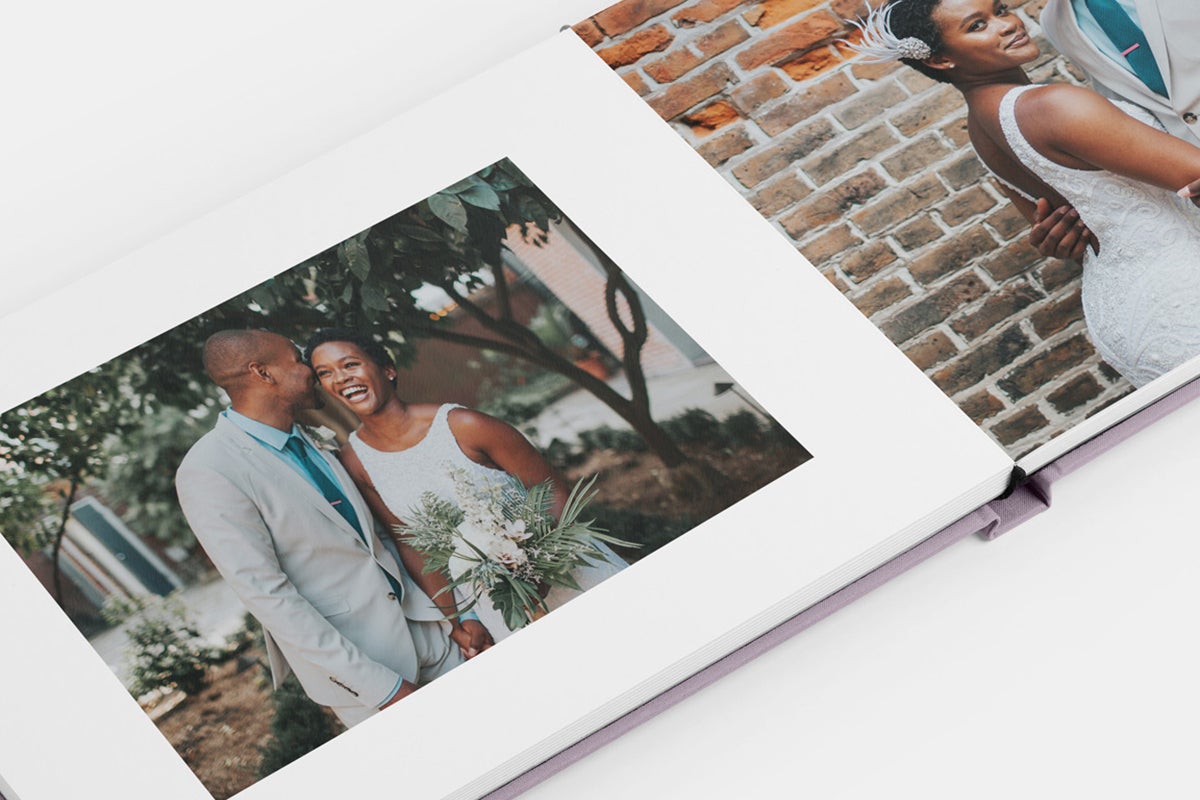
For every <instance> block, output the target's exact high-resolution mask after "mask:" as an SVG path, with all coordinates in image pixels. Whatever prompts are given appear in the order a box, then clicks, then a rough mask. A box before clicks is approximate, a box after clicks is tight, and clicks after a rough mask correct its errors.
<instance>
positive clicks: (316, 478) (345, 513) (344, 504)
mask: <svg viewBox="0 0 1200 800" xmlns="http://www.w3.org/2000/svg"><path fill="white" fill-rule="evenodd" d="M284 448H285V449H286V450H287V451H288V452H289V453H291V454H292V455H294V456H295V457H296V458H298V459H299V460H300V463H301V464H302V465H303V466H304V471H305V472H306V473H308V475H309V477H311V478H312V479H313V482H314V483H315V484H316V485H317V487H318V488H319V489H320V490H321V494H323V495H324V496H325V499H326V500H328V501H329V505H331V506H333V507H334V509H335V510H336V511H337V512H338V513H339V514H341V515H342V518H343V519H345V520H346V522H349V523H350V526H351V527H352V528H354V530H355V532H356V533H358V537H359V538H360V539H362V540H363V543H364V544H365V543H366V542H367V537H366V536H364V535H363V531H362V528H360V527H359V526H358V514H355V513H354V506H352V505H351V504H350V498H348V497H346V493H345V492H343V491H342V488H341V487H340V486H338V485H337V483H335V482H334V481H332V480H330V479H329V476H327V475H326V474H325V473H324V472H323V471H322V470H321V468H320V466H318V465H317V463H316V462H315V461H314V460H313V457H312V456H311V455H309V452H308V447H307V446H306V445H305V444H304V441H303V440H302V439H301V438H300V437H299V436H296V435H295V434H292V435H291V436H289V437H288V440H287V444H285V445H284ZM379 569H380V571H381V572H382V573H383V577H385V578H387V582H388V585H389V586H391V587H392V593H393V594H394V595H395V596H396V598H397V599H398V598H400V597H403V596H404V587H402V586H401V585H400V582H399V581H397V580H396V579H395V578H393V577H392V574H391V573H390V572H388V571H387V570H386V569H384V568H383V567H382V566H380V568H379Z"/></svg>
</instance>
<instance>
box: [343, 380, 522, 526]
mask: <svg viewBox="0 0 1200 800" xmlns="http://www.w3.org/2000/svg"><path fill="white" fill-rule="evenodd" d="M456 408H462V406H457V405H453V404H449V403H448V404H446V405H443V406H441V407H440V408H439V409H438V410H437V413H436V414H435V415H434V417H433V422H432V423H431V424H430V426H429V430H428V432H426V434H425V437H424V438H423V439H421V441H419V442H417V443H416V444H415V445H413V446H412V447H410V448H408V449H407V450H397V451H384V450H376V449H375V448H374V447H371V446H370V445H368V444H366V443H365V442H363V440H362V439H360V438H359V436H358V432H357V431H356V432H354V433H351V434H350V441H351V442H352V443H353V445H354V452H355V453H357V454H358V459H359V461H361V462H362V465H363V467H364V468H365V469H366V470H367V474H368V475H370V476H371V483H373V484H374V485H375V490H376V491H378V492H379V495H380V497H382V498H383V502H384V503H385V504H386V505H387V507H388V510H389V511H391V512H392V513H393V514H395V515H396V516H397V517H399V518H400V519H401V520H407V519H408V517H409V511H410V510H412V509H413V508H416V507H419V506H420V504H421V495H423V494H424V493H425V492H433V493H434V494H436V495H437V496H438V497H440V498H442V499H443V500H454V498H455V494H454V478H453V477H452V476H451V473H452V471H453V470H455V469H461V470H465V471H466V472H467V474H468V475H470V476H471V477H472V478H473V479H475V480H479V481H485V482H495V483H502V482H504V481H505V475H504V473H503V472H500V471H499V470H494V469H491V468H489V467H485V466H483V465H482V464H477V463H475V462H474V461H472V460H471V459H469V458H467V455H466V453H464V452H463V451H462V448H460V447H459V446H458V441H457V440H456V439H455V438H454V432H453V431H451V430H450V422H449V420H448V417H449V415H450V412H451V411H453V410H454V409H456Z"/></svg>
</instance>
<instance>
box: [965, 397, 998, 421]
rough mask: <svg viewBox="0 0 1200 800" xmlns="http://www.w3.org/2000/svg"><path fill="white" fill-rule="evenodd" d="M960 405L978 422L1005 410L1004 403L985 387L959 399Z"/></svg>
mask: <svg viewBox="0 0 1200 800" xmlns="http://www.w3.org/2000/svg"><path fill="white" fill-rule="evenodd" d="M958 407H959V408H961V409H962V410H963V413H965V414H966V415H967V416H968V417H970V418H971V419H973V420H975V422H976V423H981V422H983V421H984V420H985V419H987V418H988V417H993V416H995V415H996V414H999V413H1000V412H1001V411H1003V410H1004V403H1002V402H1000V400H998V399H997V398H996V396H995V395H994V394H992V393H991V392H989V391H987V390H986V389H984V390H982V391H979V392H976V393H975V394H973V395H971V396H970V397H964V398H963V399H962V400H959V401H958Z"/></svg>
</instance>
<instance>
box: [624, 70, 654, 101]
mask: <svg viewBox="0 0 1200 800" xmlns="http://www.w3.org/2000/svg"><path fill="white" fill-rule="evenodd" d="M621 79H622V80H623V81H625V83H627V84H629V88H630V89H633V90H634V91H635V92H637V93H638V94H639V95H641V96H642V97H645V96H646V95H648V94H650V87H649V86H648V85H647V84H646V80H645V78H643V77H642V76H641V74H639V73H638V72H637V71H636V70H632V69H631V70H629V71H628V72H625V73H622V74H621Z"/></svg>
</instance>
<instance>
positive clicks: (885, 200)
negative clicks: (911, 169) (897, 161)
mask: <svg viewBox="0 0 1200 800" xmlns="http://www.w3.org/2000/svg"><path fill="white" fill-rule="evenodd" d="M945 195H946V190H945V188H944V187H943V186H942V184H941V183H939V182H938V180H937V178H935V177H934V176H932V175H922V176H921V177H919V178H917V179H916V180H912V181H909V182H908V183H907V184H905V185H904V186H900V187H897V188H895V189H893V190H891V191H889V192H888V193H887V194H885V195H883V196H882V197H879V198H877V199H876V200H875V201H874V202H873V203H871V205H869V206H867V207H866V208H864V209H862V210H860V211H858V212H857V213H856V214H855V215H854V222H855V223H857V224H858V225H859V227H861V228H862V229H863V231H865V232H866V233H867V234H871V235H874V234H878V233H881V232H883V231H885V230H888V229H889V228H893V227H895V226H897V225H899V224H901V223H903V222H907V221H908V220H909V219H911V218H913V217H915V216H917V215H918V214H922V213H927V212H928V209H929V207H930V206H931V205H933V204H934V203H935V202H937V201H938V200H939V199H940V198H942V197H945Z"/></svg>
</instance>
